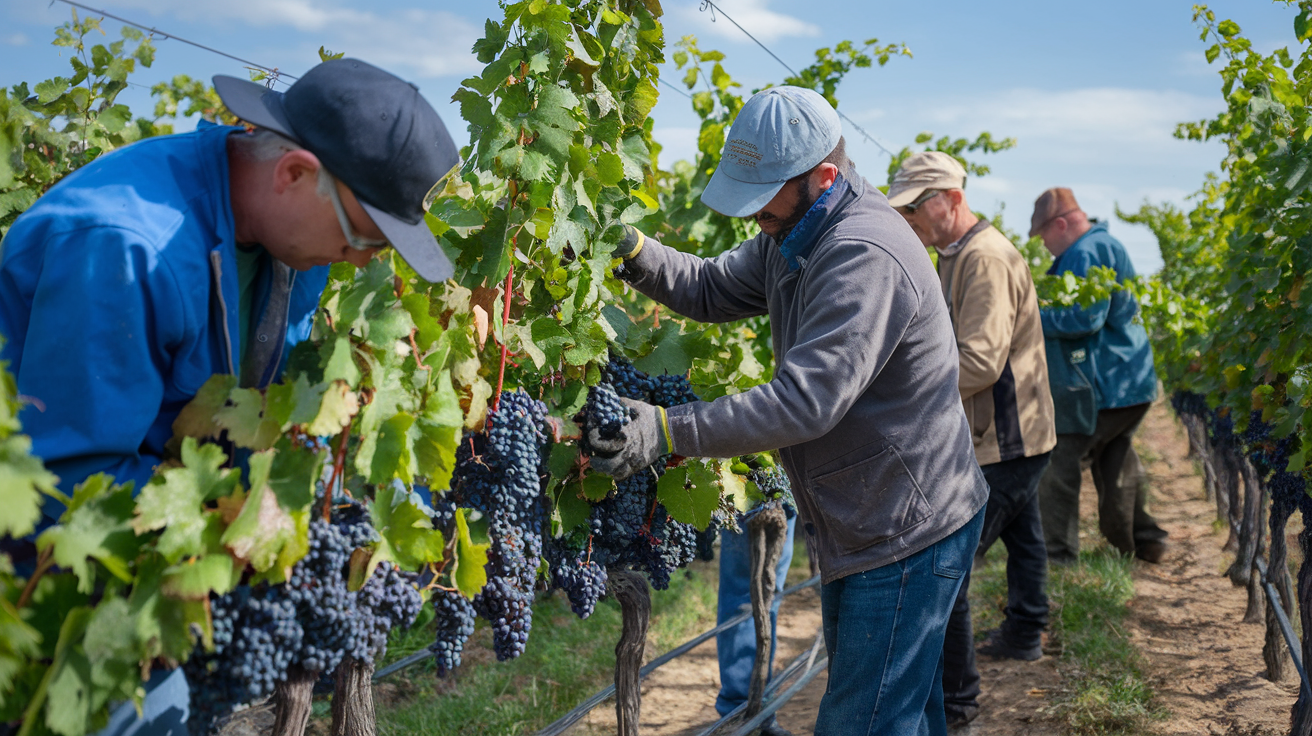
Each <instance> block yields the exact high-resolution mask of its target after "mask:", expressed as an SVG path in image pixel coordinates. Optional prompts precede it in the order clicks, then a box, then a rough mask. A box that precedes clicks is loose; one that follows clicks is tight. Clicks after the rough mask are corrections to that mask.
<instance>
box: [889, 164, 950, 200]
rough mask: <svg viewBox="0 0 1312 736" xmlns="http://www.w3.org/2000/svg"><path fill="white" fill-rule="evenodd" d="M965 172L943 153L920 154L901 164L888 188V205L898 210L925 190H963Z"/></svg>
mask: <svg viewBox="0 0 1312 736" xmlns="http://www.w3.org/2000/svg"><path fill="white" fill-rule="evenodd" d="M965 188H966V170H965V169H964V168H963V167H962V166H961V164H960V163H958V162H957V160H956V159H955V158H952V157H951V156H949V155H948V154H946V153H941V152H939V151H922V152H921V153H917V154H915V155H914V156H912V157H910V158H908V159H907V160H906V161H903V162H902V167H901V168H899V169H898V170H897V173H896V174H894V175H893V183H891V184H889V185H888V203H889V204H890V205H892V206H894V207H901V206H903V205H906V204H911V203H912V202H914V201H916V198H917V197H919V196H920V195H921V194H923V193H924V191H925V190H926V189H965Z"/></svg>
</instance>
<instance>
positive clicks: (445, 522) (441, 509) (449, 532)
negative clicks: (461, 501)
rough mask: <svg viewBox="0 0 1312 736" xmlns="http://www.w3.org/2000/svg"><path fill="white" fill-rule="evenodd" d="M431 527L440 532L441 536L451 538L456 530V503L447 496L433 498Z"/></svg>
mask: <svg viewBox="0 0 1312 736" xmlns="http://www.w3.org/2000/svg"><path fill="white" fill-rule="evenodd" d="M433 528H434V529H436V530H438V531H439V532H442V537H443V538H445V539H451V538H452V536H454V534H455V531H456V504H455V502H454V501H452V500H451V499H450V498H449V497H447V496H440V497H435V498H434V499H433Z"/></svg>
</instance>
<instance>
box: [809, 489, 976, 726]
mask: <svg viewBox="0 0 1312 736" xmlns="http://www.w3.org/2000/svg"><path fill="white" fill-rule="evenodd" d="M983 525H984V510H983V509H980V511H979V512H978V513H977V514H975V516H974V518H972V519H971V520H970V521H968V522H966V525H965V526H963V527H961V528H960V529H958V530H957V531H955V532H953V533H952V534H949V535H948V536H947V537H945V538H944V539H942V540H940V541H939V542H937V543H935V544H933V545H931V546H929V547H928V548H926V549H924V550H921V551H920V552H917V553H916V554H914V555H912V556H910V557H908V558H906V559H904V560H899V561H897V562H894V563H891V564H888V565H884V566H883V567H877V568H875V569H873V570H866V571H865V572H859V573H855V574H852V575H848V576H847V577H843V578H839V579H838V580H835V581H834V582H832V583H829V584H827V585H824V586H822V587H821V588H820V606H821V614H822V615H823V617H824V631H825V649H826V651H827V652H828V653H829V678H828V679H829V685H828V687H827V688H826V689H825V695H824V698H823V699H822V700H821V701H820V713H819V715H818V716H817V718H816V723H815V735H816V736H904V735H911V734H917V735H920V734H924V735H927V736H944V735H945V734H946V733H947V720H946V718H945V717H944V715H943V635H944V632H945V631H946V629H947V625H948V616H949V615H950V614H951V613H952V604H953V602H954V601H956V598H957V590H958V589H959V588H960V587H961V579H962V577H964V576H965V575H966V573H967V572H969V571H970V565H971V561H972V560H973V559H974V556H975V547H976V546H977V545H978V544H979V533H980V529H981V527H983Z"/></svg>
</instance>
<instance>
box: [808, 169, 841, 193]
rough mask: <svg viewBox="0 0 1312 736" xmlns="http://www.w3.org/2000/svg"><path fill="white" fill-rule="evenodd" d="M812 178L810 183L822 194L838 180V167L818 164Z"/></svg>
mask: <svg viewBox="0 0 1312 736" xmlns="http://www.w3.org/2000/svg"><path fill="white" fill-rule="evenodd" d="M812 176H813V178H812V180H811V181H812V182H813V183H814V184H815V186H816V187H817V188H818V189H819V190H820V191H822V192H823V191H825V190H826V189H828V188H829V187H832V186H833V185H834V181H835V180H836V179H838V167H837V166H835V165H833V164H829V163H824V164H820V165H819V166H817V167H816V170H815V173H814V174H813V175H812Z"/></svg>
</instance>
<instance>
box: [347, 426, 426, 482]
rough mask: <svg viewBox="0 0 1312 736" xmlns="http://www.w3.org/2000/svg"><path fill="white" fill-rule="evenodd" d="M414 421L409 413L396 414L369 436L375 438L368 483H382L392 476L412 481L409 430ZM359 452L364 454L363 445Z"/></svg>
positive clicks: (411, 454)
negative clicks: (374, 433)
mask: <svg viewBox="0 0 1312 736" xmlns="http://www.w3.org/2000/svg"><path fill="white" fill-rule="evenodd" d="M414 422H415V418H414V417H413V416H411V415H409V414H397V415H396V416H394V417H392V418H391V419H388V420H387V421H386V422H383V426H382V427H381V428H380V429H379V431H378V433H377V434H376V435H372V436H371V437H376V438H377V440H376V444H375V446H374V448H373V457H372V458H371V462H370V463H369V482H370V483H384V482H386V481H389V480H391V479H392V478H393V477H400V478H401V479H402V480H404V481H407V482H413V479H414V474H413V472H411V471H410V465H411V458H412V457H413V453H412V451H411V440H410V435H409V430H410V426H411V425H412V424H414ZM367 441H368V440H366V442H367ZM360 454H361V455H363V454H364V449H363V447H362V448H361V450H360Z"/></svg>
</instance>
